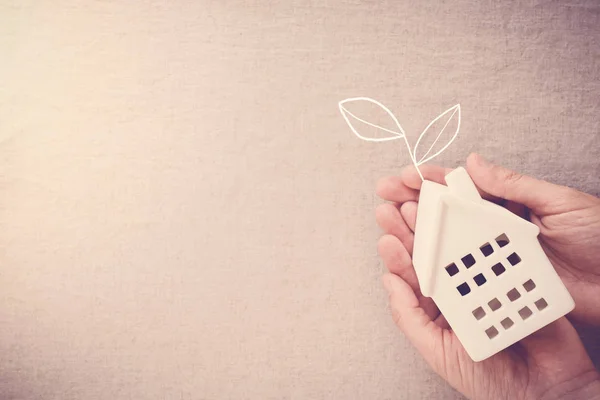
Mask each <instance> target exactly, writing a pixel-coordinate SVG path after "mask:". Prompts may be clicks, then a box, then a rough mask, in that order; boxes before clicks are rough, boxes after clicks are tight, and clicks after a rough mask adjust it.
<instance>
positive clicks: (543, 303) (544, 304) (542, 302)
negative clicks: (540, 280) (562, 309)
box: [535, 298, 548, 311]
mask: <svg viewBox="0 0 600 400" xmlns="http://www.w3.org/2000/svg"><path fill="white" fill-rule="evenodd" d="M535 306H536V307H537V309H538V310H540V311H542V310H543V309H544V308H546V307H548V302H546V300H544V299H543V298H542V299H539V300H537V301H536V302H535Z"/></svg>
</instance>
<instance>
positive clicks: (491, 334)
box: [485, 325, 498, 339]
mask: <svg viewBox="0 0 600 400" xmlns="http://www.w3.org/2000/svg"><path fill="white" fill-rule="evenodd" d="M485 334H486V335H487V336H488V337H489V338H490V339H493V338H495V337H496V336H498V329H496V327H495V326H493V325H492V326H490V327H489V328H487V329H486V330H485Z"/></svg>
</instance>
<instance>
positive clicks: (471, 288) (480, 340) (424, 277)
mask: <svg viewBox="0 0 600 400" xmlns="http://www.w3.org/2000/svg"><path fill="white" fill-rule="evenodd" d="M446 183H447V185H448V186H444V185H440V184H437V183H434V182H430V181H424V182H423V186H422V189H421V196H420V198H419V208H418V211H417V225H416V229H415V247H414V252H413V265H414V267H415V271H416V273H417V277H418V279H419V284H420V286H421V292H422V293H423V295H424V296H428V297H432V298H433V300H434V301H435V303H436V305H437V306H438V308H439V309H440V311H441V312H442V314H443V315H444V317H445V318H446V320H447V321H448V323H449V324H450V326H451V327H452V329H453V330H454V332H455V333H456V335H457V337H458V338H459V340H460V342H461V343H462V344H463V346H464V347H465V350H466V351H467V353H468V354H469V355H470V356H471V358H472V359H473V360H474V361H481V360H484V359H486V358H488V357H490V356H492V355H493V354H495V353H497V352H499V351H500V350H502V349H504V348H506V347H508V346H510V345H511V344H513V343H515V342H517V341H519V340H521V339H522V338H524V337H525V336H528V335H529V334H531V333H533V332H535V331H536V330H538V329H540V328H542V327H544V326H545V325H547V324H549V323H551V322H553V321H555V320H556V319H558V318H560V317H562V316H563V315H565V314H567V313H568V312H570V311H571V310H573V308H574V307H575V303H574V302H573V299H572V298H571V295H570V294H569V292H568V291H567V289H566V288H565V286H564V285H563V283H562V281H561V280H560V278H559V276H558V275H557V274H556V271H555V270H554V267H553V266H552V264H551V263H550V261H549V260H548V258H547V257H546V254H545V253H544V250H543V249H542V247H541V246H540V243H539V242H538V240H537V235H538V233H539V228H538V227H537V226H536V225H534V224H532V223H531V222H529V221H526V220H524V219H522V218H520V217H519V216H517V215H515V214H513V213H512V212H510V211H508V210H506V209H505V208H503V207H500V206H498V205H496V204H494V203H491V202H489V201H486V200H484V199H482V198H481V196H480V195H479V193H478V191H477V189H476V187H475V185H474V184H473V181H472V180H471V178H470V177H469V175H468V173H467V171H465V169H464V168H457V169H455V170H454V171H452V172H451V173H450V174H448V175H447V176H446Z"/></svg>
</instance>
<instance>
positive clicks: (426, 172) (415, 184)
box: [400, 164, 452, 190]
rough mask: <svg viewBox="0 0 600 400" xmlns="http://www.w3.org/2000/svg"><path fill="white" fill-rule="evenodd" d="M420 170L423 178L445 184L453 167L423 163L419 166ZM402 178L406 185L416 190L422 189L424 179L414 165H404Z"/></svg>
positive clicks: (401, 172)
mask: <svg viewBox="0 0 600 400" xmlns="http://www.w3.org/2000/svg"><path fill="white" fill-rule="evenodd" d="M419 171H421V174H422V175H423V179H425V180H428V181H432V182H436V183H439V184H442V185H445V184H446V180H445V177H446V174H448V173H450V172H451V171H452V168H444V167H440V166H438V165H432V164H423V165H420V166H419ZM400 179H401V180H402V182H403V183H404V185H406V186H407V187H408V188H411V189H414V190H420V189H421V185H422V184H423V180H422V179H421V176H420V175H419V173H418V172H417V169H416V167H415V166H414V165H409V166H407V167H404V168H403V169H402V171H400Z"/></svg>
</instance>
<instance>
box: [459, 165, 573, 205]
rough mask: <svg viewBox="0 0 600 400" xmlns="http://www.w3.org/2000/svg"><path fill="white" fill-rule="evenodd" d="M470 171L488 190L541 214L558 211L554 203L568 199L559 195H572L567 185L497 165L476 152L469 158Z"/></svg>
mask: <svg viewBox="0 0 600 400" xmlns="http://www.w3.org/2000/svg"><path fill="white" fill-rule="evenodd" d="M467 171H468V172H469V175H470V176H471V178H472V179H473V182H475V184H476V185H477V186H478V187H480V188H481V189H482V190H484V191H485V192H487V193H490V194H492V195H494V196H498V197H500V198H503V199H506V200H511V201H514V202H517V203H521V204H524V205H525V206H527V207H529V208H530V209H531V210H532V211H533V212H534V213H536V214H538V215H547V214H549V213H552V212H554V211H556V210H553V205H556V204H564V203H565V202H564V201H558V202H557V199H558V200H561V199H564V198H565V197H567V198H568V196H569V194H570V193H571V189H569V188H567V187H566V186H559V185H554V184H552V183H549V182H545V181H540V180H537V179H535V178H532V177H530V176H526V175H521V174H518V173H516V172H514V171H511V170H509V169H506V168H503V167H500V166H497V165H493V164H491V163H489V162H488V161H486V160H485V159H484V158H483V157H481V156H480V155H478V154H475V153H473V154H471V155H470V156H469V157H468V158H467Z"/></svg>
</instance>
